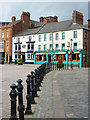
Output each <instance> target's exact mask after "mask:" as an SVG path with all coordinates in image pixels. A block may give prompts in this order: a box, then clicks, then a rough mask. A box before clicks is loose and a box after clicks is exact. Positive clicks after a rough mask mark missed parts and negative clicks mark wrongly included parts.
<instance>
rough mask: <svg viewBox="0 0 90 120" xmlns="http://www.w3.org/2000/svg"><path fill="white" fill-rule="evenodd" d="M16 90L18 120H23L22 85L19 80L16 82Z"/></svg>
mask: <svg viewBox="0 0 90 120" xmlns="http://www.w3.org/2000/svg"><path fill="white" fill-rule="evenodd" d="M17 83H18V85H17V90H18V111H19V120H24V110H25V107H24V105H23V92H22V91H23V85H22V84H21V83H22V80H21V79H19V80H17Z"/></svg>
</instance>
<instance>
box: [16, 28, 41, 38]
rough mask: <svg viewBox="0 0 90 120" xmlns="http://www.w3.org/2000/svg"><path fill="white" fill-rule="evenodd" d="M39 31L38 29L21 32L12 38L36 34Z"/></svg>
mask: <svg viewBox="0 0 90 120" xmlns="http://www.w3.org/2000/svg"><path fill="white" fill-rule="evenodd" d="M39 29H40V28H35V29H27V30H23V31H22V32H19V33H18V34H16V35H14V37H17V36H24V35H32V34H36V33H37V32H38V30H39Z"/></svg>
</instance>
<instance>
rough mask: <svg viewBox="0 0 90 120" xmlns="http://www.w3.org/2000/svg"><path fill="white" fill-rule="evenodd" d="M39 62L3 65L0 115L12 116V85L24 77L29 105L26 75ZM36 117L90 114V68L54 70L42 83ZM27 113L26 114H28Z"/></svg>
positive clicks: (0, 82)
mask: <svg viewBox="0 0 90 120" xmlns="http://www.w3.org/2000/svg"><path fill="white" fill-rule="evenodd" d="M38 66H39V65H22V66H18V65H14V64H13V65H0V118H1V115H2V117H3V118H9V117H10V97H9V93H10V85H11V84H12V83H16V84H17V82H16V81H17V80H18V79H19V78H21V79H22V80H23V85H24V95H23V96H24V105H25V106H26V75H27V74H28V73H30V72H31V71H32V70H34V69H35V68H37V67H38ZM39 95H40V97H38V99H37V104H36V105H35V108H34V115H33V116H32V117H33V118H87V117H88V69H87V68H81V69H77V68H75V69H74V70H62V71H52V72H50V73H48V74H47V75H46V76H45V78H44V82H43V84H42V88H41V91H40V92H39ZM25 117H26V116H25Z"/></svg>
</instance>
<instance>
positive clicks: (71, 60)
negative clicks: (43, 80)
mask: <svg viewBox="0 0 90 120" xmlns="http://www.w3.org/2000/svg"><path fill="white" fill-rule="evenodd" d="M82 53H83V52H82V50H74V51H73V53H72V54H71V51H70V50H64V51H58V50H55V51H48V52H47V51H35V52H34V64H43V63H48V62H51V63H54V64H55V63H57V62H58V59H59V56H61V58H62V61H63V63H64V64H66V66H68V65H71V64H73V66H78V65H79V66H80V67H82Z"/></svg>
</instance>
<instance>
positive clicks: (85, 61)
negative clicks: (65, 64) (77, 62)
mask: <svg viewBox="0 0 90 120" xmlns="http://www.w3.org/2000/svg"><path fill="white" fill-rule="evenodd" d="M85 62H87V54H85Z"/></svg>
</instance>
